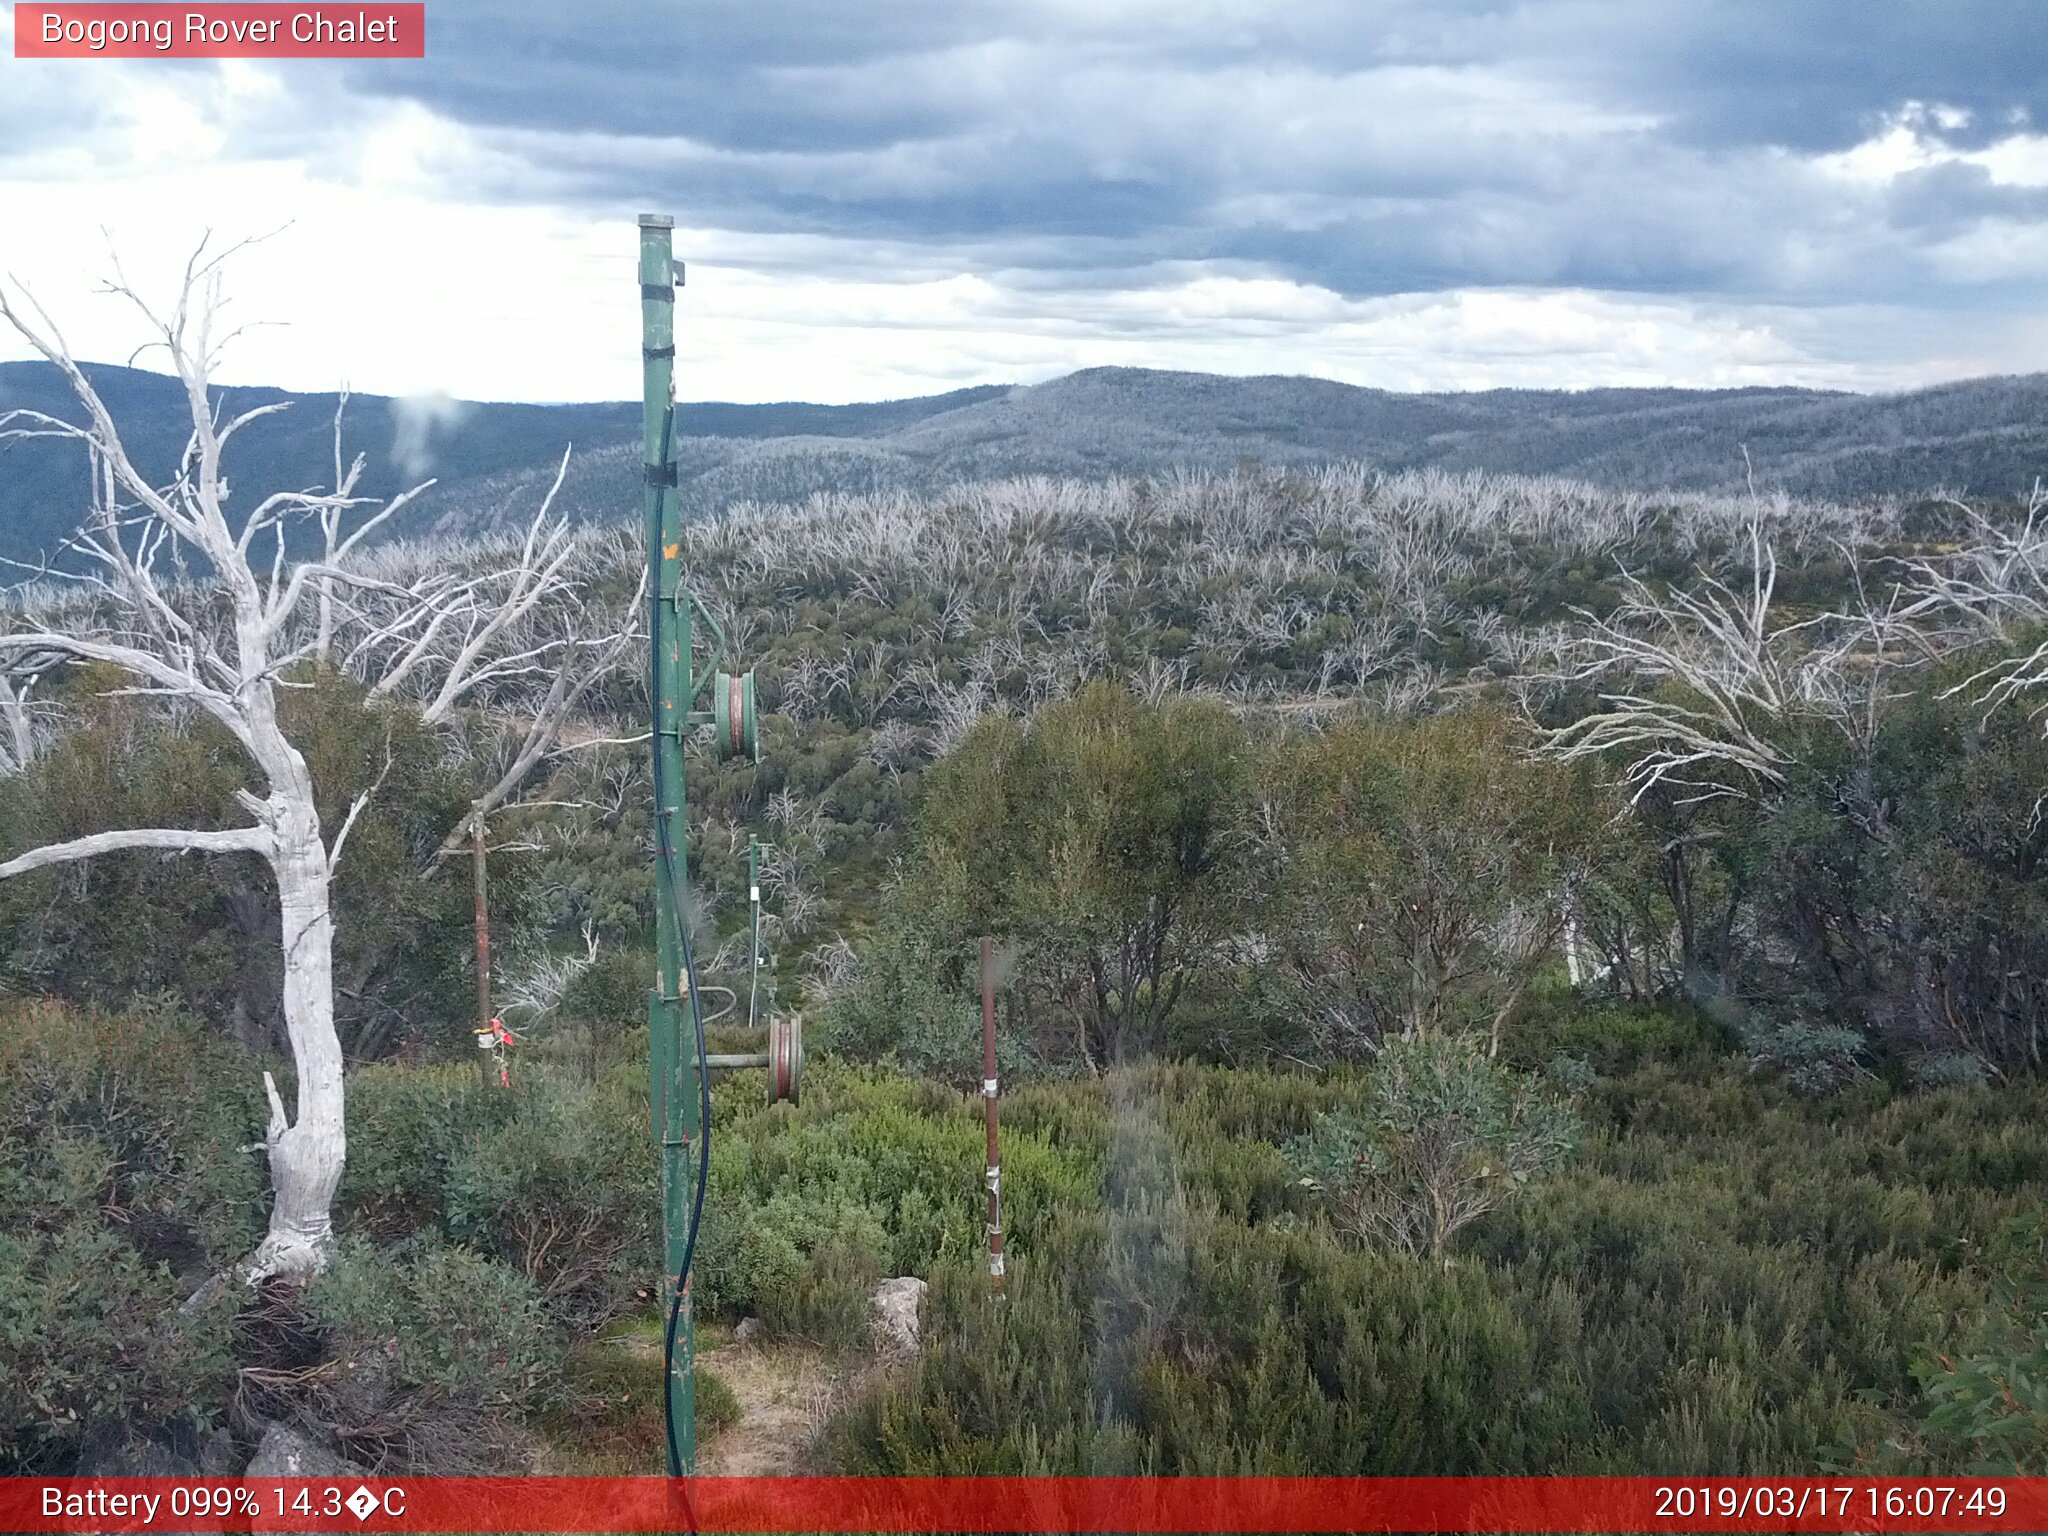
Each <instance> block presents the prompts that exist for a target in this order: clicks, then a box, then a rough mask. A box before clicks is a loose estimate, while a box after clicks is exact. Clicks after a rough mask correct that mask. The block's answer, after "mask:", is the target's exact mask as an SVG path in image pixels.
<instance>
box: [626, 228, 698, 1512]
mask: <svg viewBox="0 0 2048 1536" xmlns="http://www.w3.org/2000/svg"><path fill="white" fill-rule="evenodd" d="M674 228H675V220H673V219H671V218H669V217H667V216H666V215H662V214H642V215H641V216H640V336H641V341H640V367H641V384H642V396H641V425H642V427H643V443H642V448H643V452H642V456H641V457H642V462H643V464H644V465H645V476H646V512H647V561H648V573H649V576H650V577H651V580H650V582H649V591H650V593H651V601H652V602H653V604H654V628H655V630H656V632H657V633H658V635H659V637H660V638H659V644H658V646H657V647H656V654H655V656H654V658H653V667H652V675H651V679H650V682H651V686H652V689H653V693H654V700H653V705H654V711H653V712H654V728H653V752H654V757H655V769H656V772H655V781H656V783H657V784H659V785H660V789H661V793H660V795H659V796H658V799H657V803H656V805H655V807H654V838H655V881H654V892H655V933H656V946H657V952H658V953H657V962H656V971H655V985H654V994H653V997H652V999H651V1001H650V1005H649V1010H648V1023H649V1039H648V1049H649V1060H648V1075H649V1091H650V1098H651V1102H650V1115H651V1119H652V1122H653V1131H654V1136H655V1139H656V1140H657V1141H658V1142H659V1143H660V1145H661V1233H662V1254H663V1264H664V1289H663V1292H662V1294H663V1298H664V1302H666V1301H667V1300H668V1298H670V1297H672V1296H673V1295H674V1292H675V1289H676V1287H677V1286H681V1287H682V1288H683V1290H682V1303H681V1309H680V1312H679V1315H678V1318H677V1323H676V1347H675V1353H674V1356H673V1358H672V1360H671V1363H670V1370H669V1380H668V1383H667V1390H668V1391H669V1392H670V1393H671V1394H673V1395H672V1397H671V1398H670V1401H671V1403H672V1404H673V1406H674V1413H675V1423H676V1438H677V1445H678V1450H679V1459H680V1462H681V1470H682V1471H683V1472H684V1473H686V1474H687V1473H694V1472H695V1471H696V1467H697V1361H696V1355H697V1336H696V1321H695V1318H694V1316H693V1315H692V1313H693V1309H692V1306H691V1301H690V1293H689V1284H688V1277H687V1276H685V1275H684V1274H683V1273H682V1269H683V1253H684V1248H685V1246H686V1245H687V1243H688V1240H689V1225H690V1199H691V1195H692V1193H693V1191H694V1188H695V1175H694V1169H695V1166H696V1145H697V1138H698V1136H699V1134H700V1133H701V1130H702V1127H701V1125H700V1123H699V1121H700V1119H701V1115H700V1113H699V1108H698V1083H697V1058H696V1054H695V1037H694V1035H686V1031H685V1024H684V1014H685V1010H686V1008H687V1006H688V1000H689V992H688V986H689V982H688V978H687V977H685V976H684V974H683V946H682V941H681V934H680V929H679V925H680V924H681V923H682V922H683V921H685V920H686V917H685V914H686V913H687V911H688V906H687V900H686V898H687V894H688V881H689V822H688V820H687V819H686V817H685V814H684V809H685V804H686V801H685V796H684V789H683V739H684V736H685V734H686V733H687V732H688V730H689V728H690V706H691V703H692V701H693V699H694V697H695V690H694V688H693V687H692V681H693V680H692V678H691V675H690V607H691V605H690V600H689V596H688V594H687V593H685V592H684V590H683V587H682V560H681V547H682V508H681V505H680V503H679V500H678V497H677V494H676V442H675V307H676V306H675V297H676V295H675V266H674V257H673V252H672V246H673V241H674V234H673V231H674Z"/></svg>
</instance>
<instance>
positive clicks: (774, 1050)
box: [768, 1013, 804, 1104]
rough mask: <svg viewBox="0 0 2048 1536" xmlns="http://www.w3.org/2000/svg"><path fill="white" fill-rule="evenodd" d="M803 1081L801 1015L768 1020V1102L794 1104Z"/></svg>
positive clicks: (789, 1015) (775, 1017)
mask: <svg viewBox="0 0 2048 1536" xmlns="http://www.w3.org/2000/svg"><path fill="white" fill-rule="evenodd" d="M803 1081H804V1021H803V1015H802V1014H796V1013H792V1014H788V1015H782V1014H778V1015H776V1016H774V1017H772V1018H770V1019H769V1020H768V1102H769V1103H770V1104H794V1103H796V1102H797V1095H798V1092H799V1091H800V1090H801V1089H802V1087H803Z"/></svg>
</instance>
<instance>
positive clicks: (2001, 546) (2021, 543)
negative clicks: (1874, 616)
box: [1909, 480, 2048, 718]
mask: <svg viewBox="0 0 2048 1536" xmlns="http://www.w3.org/2000/svg"><path fill="white" fill-rule="evenodd" d="M1948 505H1949V506H1951V507H1953V508H1955V509H1956V510H1957V511H1959V512H1961V513H1963V514H1964V516H1966V517H1967V518H1968V519H1969V520H1970V523H1971V526H1972V530H1973V534H1974V536H1973V537H1972V538H1971V540H1970V541H1969V542H1967V543H1965V544H1963V546H1962V547H1961V548H1959V549H1957V550H1956V551H1955V552H1954V553H1953V554H1951V555H1949V556H1947V557H1945V558H1942V559H1939V560H1916V561H1914V562H1912V563H1911V565H1910V567H1909V570H1910V580H1911V581H1912V584H1913V589H1914V593H1915V600H1914V602H1913V603H1912V605H1911V608H1910V610H1909V612H1910V614H1911V616H1912V617H1913V618H1915V619H1917V620H1919V621H1920V623H1921V624H1922V626H1923V627H1925V628H1927V629H1929V630H1930V631H1931V632H1933V633H1934V635H1935V637H1936V639H1937V641H1938V642H1939V643H1940V644H1941V645H1942V646H1944V647H1945V648H1950V649H1962V648H1965V647H1967V646H1969V645H1971V644H1983V643H1986V642H2001V641H2006V640H2007V639H2008V638H2009V637H2010V636H2011V635H2012V634H2013V633H2014V632H2015V631H2023V632H2028V633H2029V634H2032V633H2037V632H2038V631H2039V629H2040V627H2041V626H2042V625H2043V624H2044V623H2048V490H2044V489H2043V488H2042V485H2041V482H2040V481H2038V480H2037V481H2035V482H2034V489H2033V493H2032V494H2031V495H2030V496H2029V497H2028V498H2027V511H2026V517H2025V519H2024V520H2023V521H2022V522H2021V523H2020V524H2019V525H2018V526H2017V527H2005V526H2002V525H2000V524H1997V523H1994V522H1992V521H1991V520H1990V519H1988V518H1986V517H1985V516H1983V515H1982V514H1981V513H1979V512H1978V511H1976V510H1975V509H1974V508H1972V507H1970V506H1969V505H1968V504H1966V503H1964V502H1962V501H1959V500H1956V499H1953V498H1950V499H1949V500H1948ZM2044 688H2048V641H2042V642H2040V643H2038V644H2036V645H2034V646H2032V647H2031V648H2030V649H2028V650H2027V651H2026V652H2025V653H2024V654H2013V655H2008V656H2003V657H2000V658H1999V659H1998V660H1997V661H1994V662H1992V663H1991V664H1990V665H1988V666H1985V667H1983V668H1980V669H1979V670H1978V671H1976V672H1975V673H1973V674H1972V675H1971V676H1969V677H1967V678H1965V679H1964V680H1963V681H1962V682H1960V683H1957V684H1956V685H1955V686H1954V687H1952V688H1950V689H1949V690H1948V691H1947V692H1948V694H1951V695H1953V694H1958V693H1972V694H1974V695H1976V699H1977V702H1978V703H1980V704H1981V705H1982V706H1983V707H1984V710H1985V712H1986V713H1987V714H1989V713H1990V712H1991V711H1993V710H1995V709H1998V708H2000V707H2002V706H2004V705H2007V704H2015V703H2019V702H2021V701H2022V700H2023V699H2035V698H2038V696H2039V694H2040V693H2041V691H2042V690H2043V689H2044ZM2044 711H2048V704H2041V703H2035V704H2034V705H2033V709H2032V713H2033V715H2034V716H2035V717H2037V718H2038V717H2039V716H2041V715H2042V714H2043V713H2044Z"/></svg>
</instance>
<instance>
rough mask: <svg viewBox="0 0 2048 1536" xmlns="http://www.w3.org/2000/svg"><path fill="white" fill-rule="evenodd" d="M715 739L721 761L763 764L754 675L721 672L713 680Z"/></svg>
mask: <svg viewBox="0 0 2048 1536" xmlns="http://www.w3.org/2000/svg"><path fill="white" fill-rule="evenodd" d="M711 739H712V741H713V743H714V744H715V747H716V750H717V752H718V755H719V756H720V757H721V758H727V759H730V758H736V757H737V758H745V759H747V761H749V762H754V763H758V762H760V761H761V716H760V714H759V712H758V711H757V710H756V709H755V707H754V674H753V673H752V672H751V671H747V672H719V673H715V674H714V675H713V677H712V679H711Z"/></svg>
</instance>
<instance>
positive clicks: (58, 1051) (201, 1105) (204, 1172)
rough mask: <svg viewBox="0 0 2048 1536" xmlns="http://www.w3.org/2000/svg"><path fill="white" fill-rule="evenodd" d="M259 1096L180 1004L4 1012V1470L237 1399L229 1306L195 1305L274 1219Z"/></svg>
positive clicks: (0, 1044)
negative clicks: (259, 1141) (185, 1306)
mask: <svg viewBox="0 0 2048 1536" xmlns="http://www.w3.org/2000/svg"><path fill="white" fill-rule="evenodd" d="M258 1098H259V1095H258V1093H257V1091H256V1089H255V1084H254V1082H253V1074H252V1071H251V1065H250V1063H249V1062H248V1061H247V1060H246V1059H245V1058H243V1057H241V1056H240V1054H239V1053H238V1052H236V1051H235V1050H233V1049H232V1048H231V1047H228V1046H225V1045H223V1044H222V1043H220V1042H219V1041H215V1040H210V1039H208V1038H207V1037H206V1036H205V1035H204V1034H203V1033H202V1032H200V1030H199V1029H198V1028H197V1027H196V1026H195V1025H193V1023H192V1022H191V1021H190V1020H188V1019H186V1018H184V1017H183V1016H182V1015H180V1014H178V1013H177V1012H176V1011H174V1010H170V1009H152V1008H139V1009H135V1010H131V1011H129V1012H127V1013H123V1014H100V1013H93V1012H87V1011H83V1010H77V1009H72V1008H68V1007H64V1006H61V1005H57V1004H29V1005H21V1004H14V1005H8V1006H7V1007H6V1008H5V1009H4V1013H0V1360H4V1361H5V1364H4V1365H0V1471H18V1472H31V1471H48V1470H51V1469H53V1468H54V1467H56V1466H58V1465H59V1464H61V1463H62V1461H63V1460H64V1458H66V1457H67V1456H69V1455H70V1454H72V1453H74V1452H75V1451H76V1450H77V1449H78V1447H79V1445H80V1443H81V1441H82V1440H83V1438H84V1436H85V1435H86V1434H87V1433H88V1432H89V1431H90V1430H92V1429H94V1428H96V1427H98V1426H100V1425H102V1424H104V1423H106V1422H107V1421H110V1420H127V1421H129V1422H131V1423H133V1424H135V1425H137V1426H139V1427H142V1428H145V1429H147V1428H156V1427H170V1426H173V1425H179V1426H183V1427H186V1428H198V1427H202V1426H204V1425H206V1424H207V1423H209V1422H211V1421H212V1420H213V1419H214V1418H215V1417H216V1416H217V1415H218V1414H219V1413H220V1411H221V1410H222V1409H223V1408H224V1407H225V1405H226V1402H227V1398H228V1395H229V1393H230V1392H231V1391H232V1389H233V1387H234V1383H235V1375H234V1366H233V1362H232V1359H231V1358H230V1356H229V1352H228V1333H227V1323H228V1318H227V1315H226V1313H225V1312H223V1310H222V1309H221V1308H219V1307H215V1308H212V1309H209V1310H207V1311H206V1312H204V1313H202V1314H199V1315H187V1314H185V1313H183V1312H182V1311H181V1310H180V1303H181V1302H182V1301H183V1300H184V1298H185V1297H186V1296H187V1295H188V1294H189V1293H190V1292H192V1291H193V1290H195V1289H196V1288H197V1287H198V1286H199V1284H200V1283H201V1281H202V1280H204V1279H205V1278H206V1277H207V1276H208V1275H209V1274H210V1273H211V1272H212V1271H213V1270H214V1269H215V1268H216V1267H218V1266H221V1265H224V1264H226V1263H228V1262H230V1261H231V1260H233V1259H235V1258H239V1257H240V1256H241V1255H242V1254H244V1253H246V1252H247V1251H248V1249H249V1248H250V1247H251V1246H253V1244H254V1243H255V1241H256V1238H257V1236H258V1234H259V1233H260V1231H261V1218H262V1212H263V1206H264V1200H263V1192H262V1184H261V1175H260V1169H261V1161H260V1159H258V1158H257V1157H255V1156H254V1155H253V1154H251V1153H250V1152H248V1151H246V1150H244V1147H245V1145H246V1143H247V1142H249V1141H250V1140H251V1139H252V1138H253V1136H254V1134H255V1132H256V1130H257V1128H258V1127H259V1126H260V1124H261V1110H260V1107H259V1103H258ZM228 1310H229V1311H231V1310H232V1309H231V1308H229V1309H228Z"/></svg>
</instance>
